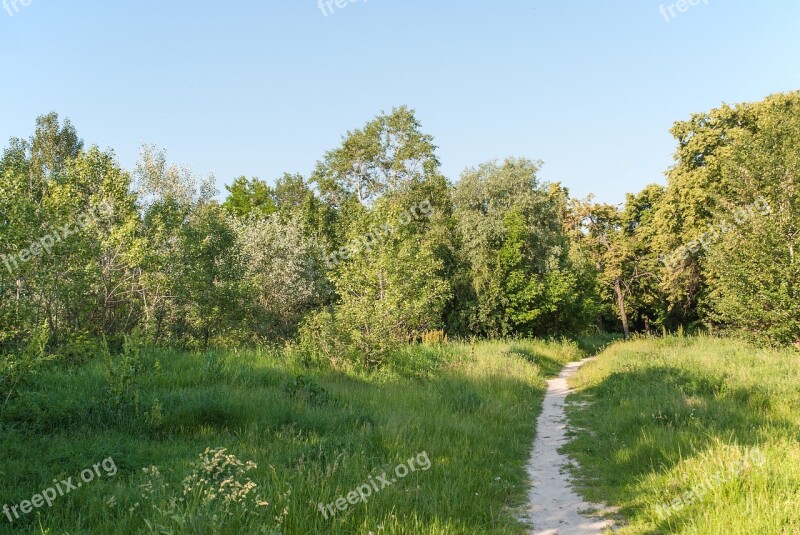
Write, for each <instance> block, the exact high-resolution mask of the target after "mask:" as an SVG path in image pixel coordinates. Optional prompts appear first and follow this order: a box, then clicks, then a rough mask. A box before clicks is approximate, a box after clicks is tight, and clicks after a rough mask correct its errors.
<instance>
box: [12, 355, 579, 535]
mask: <svg viewBox="0 0 800 535" xmlns="http://www.w3.org/2000/svg"><path fill="white" fill-rule="evenodd" d="M580 356H581V352H580V350H579V349H578V347H577V346H576V345H575V344H570V343H567V342H536V341H524V340H519V341H507V342H480V343H476V344H469V343H460V344H450V345H443V346H440V347H425V346H409V347H408V348H406V349H405V350H404V351H402V352H401V354H398V355H397V356H396V358H395V359H393V361H392V364H391V365H390V366H388V367H386V368H383V369H382V370H380V371H378V372H366V371H357V370H350V371H341V370H334V369H324V368H313V367H312V368H309V367H307V366H306V363H304V362H303V360H302V359H301V358H299V357H295V355H294V354H292V353H291V352H284V351H277V350H274V351H273V350H266V349H264V350H240V351H227V352H208V353H199V354H198V353H184V352H179V351H161V350H158V351H156V350H142V351H141V352H137V351H134V350H129V351H128V352H127V353H126V356H125V360H120V359H122V357H114V358H113V359H112V361H111V362H103V359H97V360H93V361H90V362H88V363H85V364H80V365H72V366H64V365H53V366H50V367H49V368H48V369H46V370H44V371H43V372H42V373H41V374H40V375H39V376H38V377H37V378H36V381H35V383H34V384H33V385H32V386H30V387H28V388H26V389H24V390H22V391H20V393H19V395H18V396H17V397H16V398H14V399H13V400H12V401H10V402H9V404H8V406H7V407H6V410H5V411H4V413H3V415H2V418H1V419H0V506H2V504H9V505H14V504H18V503H20V502H21V501H22V500H29V499H30V498H31V496H33V495H34V494H36V493H39V492H40V491H42V490H44V489H45V488H47V487H49V486H50V485H52V481H53V479H66V478H67V477H69V476H75V475H77V474H78V473H80V471H81V470H83V469H84V468H87V467H91V466H92V465H93V464H95V463H97V462H99V461H101V460H103V459H106V458H109V457H111V458H113V460H114V462H115V463H116V466H117V467H118V472H117V474H116V475H114V476H113V477H103V478H98V479H96V480H95V481H94V482H92V483H91V484H85V485H84V486H82V487H81V488H80V489H77V490H75V491H73V492H71V493H69V494H67V495H65V496H63V497H60V498H59V499H58V500H57V501H56V502H55V503H54V504H53V506H52V507H49V508H47V507H45V508H42V509H37V510H35V511H34V512H33V513H30V514H28V515H24V516H23V517H22V518H20V519H19V520H15V521H14V523H13V524H9V523H8V521H7V519H6V518H5V516H0V532H1V533H53V534H55V533H58V534H61V533H75V534H77V533H98V534H104V533H109V534H112V533H113V534H116V533H154V532H160V533H169V532H172V533H236V534H238V533H287V534H316V533H334V534H337V533H341V534H345V533H346V534H351V533H365V534H366V533H370V532H372V533H376V534H377V533H397V534H408V535H411V534H413V535H418V534H431V535H438V534H445V533H447V534H474V533H492V534H512V533H523V531H524V528H523V526H522V525H521V524H520V523H519V521H518V520H517V519H516V516H515V514H514V509H515V508H516V507H517V506H519V505H521V504H522V503H523V502H524V500H525V495H526V486H527V482H526V476H525V469H524V466H525V463H526V461H527V458H528V455H529V452H530V446H531V442H532V439H533V434H534V425H535V421H536V416H537V414H538V412H539V410H540V404H541V403H540V402H541V399H542V397H543V393H544V390H545V378H546V377H549V376H552V375H553V374H555V373H557V371H558V370H559V369H560V367H561V364H563V363H565V362H567V361H570V360H575V359H577V358H580ZM114 359H116V360H114ZM120 378H122V379H120ZM115 381H116V382H115ZM121 381H124V384H123V383H121ZM120 384H123V386H124V389H123V388H121V387H120ZM120 392H123V393H124V395H120V394H119V393H120ZM120 400H121V401H120ZM218 448H226V452H225V455H232V456H235V460H234V461H232V462H233V464H232V465H231V466H235V467H238V468H237V470H239V472H237V473H239V477H240V478H241V481H242V482H246V481H247V480H252V481H253V482H254V483H256V484H257V485H258V489H257V491H254V492H253V493H251V494H250V497H255V496H256V494H257V495H258V496H257V499H254V500H250V501H243V502H242V503H243V504H244V505H237V506H236V507H234V508H233V509H231V507H233V506H231V505H230V504H227V503H225V502H224V501H223V500H222V499H217V500H210V501H209V500H205V499H203V500H198V499H191V500H190V499H189V498H190V497H192V496H195V497H197V496H206V494H205V493H204V492H205V491H203V492H201V493H200V494H198V492H199V491H197V489H196V488H195V489H194V490H193V491H192V493H190V494H189V495H184V494H183V488H184V485H185V480H186V478H187V476H190V475H192V474H194V475H192V478H193V479H191V480H192V481H195V482H197V481H204V479H203V478H204V477H205V476H204V474H206V475H207V474H209V473H212V472H213V470H212V469H210V468H205V469H204V468H203V463H201V464H200V465H198V456H199V455H201V454H203V453H204V452H206V450H210V451H211V452H212V453H211V454H208V453H207V455H206V457H208V456H209V455H212V454H214V455H223V454H222V453H220V452H219V450H218ZM214 452H216V453H214ZM422 452H425V453H427V455H428V457H429V459H430V461H431V467H430V469H429V470H427V471H421V470H417V471H415V472H412V473H410V474H409V475H408V476H407V477H405V478H402V479H400V480H398V481H397V482H396V483H395V484H393V485H391V486H388V487H386V488H384V489H382V490H381V491H380V492H376V493H374V494H373V495H372V496H371V497H370V498H369V500H368V502H367V503H358V504H356V505H349V506H348V507H349V508H348V510H347V512H342V513H339V514H337V515H336V516H335V517H334V518H332V519H331V518H329V519H327V520H326V519H325V518H324V517H323V515H322V514H321V513H320V512H319V511H318V509H317V506H318V504H319V503H324V504H327V503H331V502H334V501H335V500H336V499H337V498H339V497H340V496H346V495H347V493H348V492H349V491H351V490H354V489H356V488H358V486H359V485H361V484H363V483H364V482H365V481H367V480H368V478H369V477H370V476H376V475H380V474H381V473H382V472H384V471H386V472H390V471H391V470H392V469H393V468H394V467H395V466H397V465H399V464H401V463H404V462H406V461H407V460H408V459H409V458H412V457H414V456H417V455H418V454H420V453H422ZM247 461H252V462H254V463H255V464H256V465H257V467H256V468H253V469H249V468H248V469H247V470H246V474H245V471H244V470H245V469H244V468H241V466H245V464H241V465H240V464H237V463H246V462H247ZM205 463H206V464H208V461H205ZM212 479H213V478H212ZM219 484H221V482H220V481H210V482H209V483H208V485H219ZM204 488H205V487H204ZM181 500H183V501H181ZM256 502H260V503H261V505H257V504H256ZM265 502H268V503H269V505H264V503H265Z"/></svg>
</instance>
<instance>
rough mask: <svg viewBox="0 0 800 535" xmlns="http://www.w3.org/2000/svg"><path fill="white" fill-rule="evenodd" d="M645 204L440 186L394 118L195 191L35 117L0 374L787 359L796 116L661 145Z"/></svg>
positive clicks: (498, 172)
mask: <svg viewBox="0 0 800 535" xmlns="http://www.w3.org/2000/svg"><path fill="white" fill-rule="evenodd" d="M672 134H673V135H674V137H675V139H676V141H677V148H676V152H675V162H674V165H673V166H672V167H671V168H670V169H669V170H668V174H667V178H668V180H667V184H666V186H661V185H656V184H653V185H649V186H647V187H646V188H644V189H643V190H642V191H641V192H639V193H635V194H629V195H628V196H627V199H626V201H625V203H624V204H623V205H620V206H615V205H610V204H603V203H598V202H595V201H594V200H593V198H591V197H589V198H587V199H577V198H573V197H571V196H570V193H569V191H568V190H567V189H566V188H565V187H563V185H561V184H559V183H546V182H543V181H541V180H540V179H539V178H538V175H539V174H540V173H539V171H540V167H541V162H538V161H533V160H528V159H524V158H509V159H506V160H503V161H491V162H487V163H484V164H482V165H479V166H477V167H475V168H471V169H467V170H465V171H464V172H463V173H462V175H461V177H460V178H459V179H458V180H457V181H451V180H449V179H448V178H447V177H445V176H444V175H443V174H442V172H441V167H440V162H439V159H438V156H437V153H436V150H437V148H436V146H435V144H434V140H433V138H432V137H431V136H430V135H428V134H426V133H425V132H424V131H423V128H422V125H421V124H420V122H419V121H418V119H417V118H416V116H415V113H414V111H413V110H410V109H408V108H406V107H400V108H396V109H394V110H392V111H391V112H390V113H381V114H380V115H378V116H377V117H375V118H374V119H372V120H370V121H369V122H367V123H366V124H365V125H364V126H363V127H361V128H358V129H356V130H353V131H350V132H347V134H346V135H344V136H343V138H342V140H341V143H340V144H339V145H338V146H336V147H335V148H333V149H332V150H330V151H329V152H327V153H326V154H324V155H323V156H322V158H321V159H320V160H319V161H318V162H317V165H316V167H315V170H314V171H313V173H311V174H310V175H309V176H301V175H297V174H285V175H283V176H282V177H279V178H278V179H277V180H274V181H273V182H272V183H270V182H268V181H266V180H262V179H260V178H256V177H250V178H248V177H240V178H237V179H236V180H234V181H233V183H232V184H231V185H230V186H227V187H226V189H227V195H226V196H225V198H224V200H222V201H220V200H218V198H219V197H220V195H219V192H217V191H216V190H215V188H214V180H213V177H207V178H203V177H198V176H197V175H195V174H194V173H193V172H192V170H191V169H188V168H185V167H181V166H178V165H175V164H171V163H170V162H168V160H167V157H166V154H165V153H164V152H163V151H161V150H159V149H157V148H154V147H150V146H145V147H143V149H142V151H141V155H140V157H139V160H138V162H137V164H136V166H135V168H134V169H132V170H130V171H129V170H125V169H123V168H122V167H121V166H120V164H119V163H118V161H117V159H116V157H115V155H114V153H113V152H112V151H102V150H100V149H99V148H98V147H96V146H93V147H88V148H87V147H85V146H84V143H83V141H82V140H81V139H80V137H79V135H78V133H77V132H76V131H75V128H74V127H73V126H72V124H71V123H70V122H69V120H64V121H60V120H59V117H58V116H57V115H56V114H55V113H51V114H48V115H44V116H42V117H39V118H38V119H37V121H36V128H35V133H34V134H33V135H32V136H31V137H30V138H29V139H23V138H13V139H11V140H10V142H9V145H8V147H7V148H5V150H4V152H3V156H2V159H0V195H1V197H0V229H1V230H0V254H2V256H1V257H0V260H2V262H0V273H1V274H0V352H13V351H14V350H16V349H17V348H20V347H23V346H24V345H25V344H26V343H28V341H29V340H30V339H31V337H33V336H34V334H35V333H38V332H40V331H42V332H46V334H47V339H48V340H49V344H50V345H51V346H53V347H59V348H62V353H64V354H75V355H79V354H81V353H82V352H86V351H87V349H86V348H91V347H93V344H95V343H96V341H97V340H99V339H105V340H107V341H108V343H109V344H112V345H114V344H117V345H119V344H121V343H122V340H123V338H124V337H125V336H127V335H130V334H131V333H134V332H135V333H137V334H138V335H140V336H142V337H145V338H146V339H147V340H148V341H149V342H150V343H152V344H155V345H164V346H172V347H184V348H207V347H209V346H215V345H234V344H242V343H254V344H273V343H284V342H285V341H292V342H293V343H296V344H297V347H299V348H301V349H302V350H303V351H304V352H306V353H307V354H308V355H309V356H310V357H315V358H324V359H326V360H329V361H332V362H337V361H353V362H358V363H360V364H363V365H365V366H376V365H379V364H381V363H382V362H384V361H385V360H386V359H387V358H389V357H390V356H391V354H392V352H393V351H396V350H397V349H398V347H400V346H401V345H402V344H404V343H407V342H413V341H416V340H419V339H421V338H422V337H425V336H431V333H439V335H438V336H439V337H443V336H450V337H471V336H477V337H494V336H561V335H565V334H571V333H581V332H588V331H597V330H600V331H619V332H624V333H625V334H626V335H627V334H629V333H632V332H637V331H639V332H642V331H645V332H661V331H666V330H670V331H671V330H676V329H697V328H704V329H711V330H714V331H716V332H721V331H726V332H727V331H731V332H737V333H744V334H746V335H748V336H751V337H756V338H759V339H761V340H763V341H768V342H774V343H791V342H795V341H797V340H798V338H800V319H798V318H800V314H798V313H799V312H800V305H798V301H797V299H796V297H797V284H798V260H797V259H796V258H795V255H796V250H797V242H798V231H799V230H800V225H799V223H800V219H799V218H798V212H797V208H798V199H800V192H799V191H798V187H797V177H798V170H800V153H798V150H797V147H798V146H800V93H797V92H795V93H786V94H777V95H773V96H770V97H768V98H767V99H765V100H764V101H761V102H757V103H746V104H739V105H733V106H728V105H725V106H722V107H720V108H717V109H714V110H711V111H709V112H706V113H699V114H695V115H693V116H692V117H691V118H690V119H689V120H686V121H680V122H677V123H675V125H674V127H673V128H672Z"/></svg>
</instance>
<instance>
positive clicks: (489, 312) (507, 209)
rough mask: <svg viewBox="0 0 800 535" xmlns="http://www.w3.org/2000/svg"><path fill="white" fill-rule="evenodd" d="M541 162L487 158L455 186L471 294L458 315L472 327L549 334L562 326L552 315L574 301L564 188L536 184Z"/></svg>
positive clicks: (574, 281)
mask: <svg viewBox="0 0 800 535" xmlns="http://www.w3.org/2000/svg"><path fill="white" fill-rule="evenodd" d="M539 166H540V163H539V162H532V161H530V160H525V159H519V160H517V159H508V160H506V161H504V162H503V163H497V162H489V163H486V164H483V165H481V166H480V167H478V168H477V169H471V170H468V171H467V172H465V173H464V174H463V175H462V177H461V181H460V182H459V183H458V184H456V186H455V189H454V191H453V204H454V207H455V208H454V215H455V219H456V226H457V231H458V239H459V244H460V251H459V255H460V257H461V259H462V262H463V264H464V265H465V266H467V269H468V272H469V284H470V286H471V289H472V292H473V295H474V298H473V299H467V300H465V301H464V302H463V304H462V307H461V310H460V312H459V313H460V314H461V315H463V316H464V317H466V318H469V319H468V325H469V329H470V331H471V332H474V333H480V334H489V335H498V334H510V333H514V332H520V333H525V334H548V333H550V332H552V331H553V330H555V329H558V328H560V327H561V328H563V327H564V325H557V324H558V322H557V321H554V320H553V315H556V314H558V310H559V308H560V307H561V306H564V305H566V306H570V305H572V304H574V303H575V301H572V300H571V299H572V298H571V297H570V296H569V294H570V293H571V292H572V291H573V290H574V289H575V285H576V284H577V279H575V278H573V277H572V276H571V275H569V274H568V273H569V242H568V240H567V236H566V234H565V232H564V228H563V220H562V214H561V212H560V206H561V202H562V200H563V197H562V196H561V195H562V194H563V192H560V191H557V190H553V189H550V188H548V187H546V186H543V185H541V184H540V183H539V181H538V179H537V177H536V174H537V172H538V170H539ZM548 297H549V298H552V299H553V300H552V301H551V302H548ZM574 297H575V298H576V299H579V298H578V297H577V296H574ZM559 302H560V303H559ZM553 303H559V305H558V306H552V305H553ZM567 303H569V304H567Z"/></svg>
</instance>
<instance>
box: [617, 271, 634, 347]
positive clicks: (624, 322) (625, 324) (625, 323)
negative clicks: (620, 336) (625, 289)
mask: <svg viewBox="0 0 800 535" xmlns="http://www.w3.org/2000/svg"><path fill="white" fill-rule="evenodd" d="M614 295H615V296H616V297H617V305H618V306H619V317H620V319H621V320H622V330H623V331H624V332H625V338H630V337H631V331H630V329H629V328H628V313H627V312H625V297H624V296H623V295H622V286H621V285H620V283H619V279H617V280H615V281H614Z"/></svg>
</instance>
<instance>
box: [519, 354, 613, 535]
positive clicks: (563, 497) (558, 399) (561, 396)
mask: <svg viewBox="0 0 800 535" xmlns="http://www.w3.org/2000/svg"><path fill="white" fill-rule="evenodd" d="M593 358H594V357H592V358H588V359H584V360H582V361H580V362H571V363H569V364H567V365H566V366H565V367H564V369H563V370H562V371H561V374H560V375H559V376H558V377H557V378H556V379H551V380H549V381H547V385H548V388H547V394H546V395H545V398H544V405H543V407H542V413H541V414H540V415H539V419H538V420H537V422H536V440H535V441H534V445H533V452H532V454H531V459H530V461H529V462H528V475H529V477H530V479H531V482H532V487H531V490H530V492H529V493H528V502H529V503H528V507H527V508H526V510H525V511H524V514H523V519H524V520H526V521H528V522H530V523H532V524H533V528H534V529H533V531H531V532H530V533H532V534H535V535H596V534H602V533H605V532H606V530H607V529H608V528H610V527H611V525H612V521H611V520H604V519H600V518H596V517H595V518H592V517H590V516H584V514H586V511H587V510H594V511H602V510H605V508H604V506H601V505H597V504H590V503H587V502H585V501H584V500H583V499H582V498H581V497H580V496H578V495H577V494H575V492H574V491H573V490H572V485H571V478H570V476H569V474H568V473H566V471H565V469H564V468H563V467H564V465H566V464H568V463H570V462H571V460H570V459H569V458H568V457H567V456H566V455H562V454H560V453H558V449H559V448H560V447H561V446H562V445H564V444H565V443H566V441H567V437H566V432H567V423H566V416H565V414H564V403H565V400H566V397H567V394H569V393H570V392H571V390H570V389H569V387H568V386H567V379H569V378H570V377H572V376H573V375H574V374H575V372H577V371H578V369H579V368H580V367H581V366H583V365H584V364H585V363H587V362H589V361H590V360H593ZM579 511H580V512H579ZM581 513H584V514H581Z"/></svg>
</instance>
